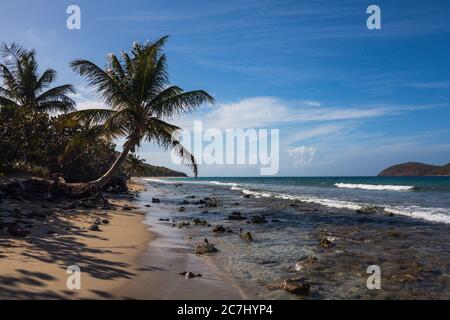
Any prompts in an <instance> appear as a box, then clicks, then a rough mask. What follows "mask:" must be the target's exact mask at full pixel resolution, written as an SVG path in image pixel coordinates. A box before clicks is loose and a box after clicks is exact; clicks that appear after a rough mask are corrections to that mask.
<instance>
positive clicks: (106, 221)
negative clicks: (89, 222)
mask: <svg viewBox="0 0 450 320" xmlns="http://www.w3.org/2000/svg"><path fill="white" fill-rule="evenodd" d="M102 223H103V224H109V223H110V221H109V220H108V219H103V220H102Z"/></svg>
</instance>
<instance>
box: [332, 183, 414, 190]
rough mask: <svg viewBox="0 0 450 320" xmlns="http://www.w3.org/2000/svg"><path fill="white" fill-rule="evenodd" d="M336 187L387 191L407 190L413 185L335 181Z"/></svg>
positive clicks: (412, 187)
mask: <svg viewBox="0 0 450 320" xmlns="http://www.w3.org/2000/svg"><path fill="white" fill-rule="evenodd" d="M335 186H336V187H338V188H347V189H364V190H389V191H409V190H412V189H414V186H394V185H384V184H379V185H374V184H352V183H336V184H335Z"/></svg>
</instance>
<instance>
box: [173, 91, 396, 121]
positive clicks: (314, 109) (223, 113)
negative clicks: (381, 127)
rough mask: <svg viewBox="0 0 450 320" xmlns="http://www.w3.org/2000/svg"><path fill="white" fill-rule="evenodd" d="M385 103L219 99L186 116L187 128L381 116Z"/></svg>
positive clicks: (274, 98) (386, 110)
mask: <svg viewBox="0 0 450 320" xmlns="http://www.w3.org/2000/svg"><path fill="white" fill-rule="evenodd" d="M391 111H392V110H391V109H389V108H386V107H380V108H377V107H367V108H331V107H323V106H322V104H321V103H320V102H317V101H297V102H292V101H284V100H281V99H279V98H276V97H253V98H248V99H243V100H241V101H238V102H235V103H219V104H218V105H217V106H215V107H212V108H211V109H209V110H207V111H206V112H203V113H202V114H201V115H200V114H193V115H192V116H190V117H187V118H185V120H184V121H182V123H181V125H182V127H184V128H190V127H191V126H192V124H193V121H194V120H196V119H198V120H200V119H201V120H202V121H203V123H204V126H205V127H208V128H217V129H233V128H243V129H245V128H267V127H271V128H276V127H277V126H280V125H286V124H289V123H296V122H325V121H341V120H352V119H363V118H373V117H380V116H383V115H386V114H389V113H391Z"/></svg>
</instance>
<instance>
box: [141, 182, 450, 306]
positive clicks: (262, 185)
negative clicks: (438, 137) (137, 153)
mask: <svg viewBox="0 0 450 320" xmlns="http://www.w3.org/2000/svg"><path fill="white" fill-rule="evenodd" d="M282 179H288V180H289V179H290V178H282ZM307 179H310V178H307ZM325 179H326V181H324V178H320V179H318V180H315V181H314V182H312V181H309V182H310V185H305V184H304V183H303V184H302V183H300V182H299V181H298V180H297V178H295V179H290V180H291V181H292V180H294V181H292V182H291V184H290V185H289V184H287V183H286V180H285V181H283V182H280V181H273V180H271V181H269V183H267V182H266V181H264V179H230V178H223V179H218V178H214V179H200V180H191V179H182V180H180V179H169V180H165V181H161V180H155V179H149V181H148V185H149V188H148V197H147V199H148V198H149V197H154V196H155V197H158V198H160V199H161V204H154V205H153V206H160V207H161V209H162V210H160V212H165V215H166V217H167V218H169V219H170V222H161V223H166V224H167V225H168V226H172V227H174V228H176V227H177V225H176V223H178V222H189V221H190V222H192V220H193V219H194V218H200V219H202V220H206V221H207V222H208V223H209V224H210V226H193V225H192V224H191V225H190V226H188V227H184V228H182V229H181V230H180V232H183V233H184V234H185V235H186V239H187V241H188V242H189V243H190V245H191V246H192V248H194V247H195V246H196V245H197V244H199V243H202V242H203V240H204V239H205V238H208V239H209V241H210V242H211V243H214V244H215V245H216V247H217V248H218V249H219V252H218V253H217V254H214V255H213V256H211V257H209V259H212V260H213V261H214V262H215V263H216V264H217V266H218V267H219V268H220V269H221V270H223V271H224V272H226V273H227V274H228V275H229V276H231V277H232V278H233V279H235V280H236V282H237V283H238V284H239V285H240V286H242V287H244V288H248V289H249V290H250V291H251V292H253V293H255V294H256V296H257V297H258V298H263V299H299V298H301V297H297V296H294V295H291V294H289V293H286V292H285V291H284V290H280V289H274V285H275V286H277V285H279V283H280V281H283V280H285V279H288V278H297V277H302V278H304V279H306V280H307V281H308V282H309V283H310V284H311V287H312V290H311V291H312V292H311V296H310V297H309V298H311V299H390V298H397V299H424V298H427V299H429V298H433V299H449V298H450V276H449V273H450V270H449V269H450V265H449V261H450V245H449V243H450V225H449V224H447V223H441V222H438V223H437V222H435V221H431V220H427V219H423V218H419V219H416V218H414V217H413V216H410V215H405V214H399V215H395V216H387V215H385V214H373V215H365V214H358V213H357V212H356V211H355V210H354V209H352V208H351V206H358V205H357V204H356V203H362V202H364V203H371V204H374V203H376V201H380V203H384V204H386V203H387V202H388V201H386V199H392V200H390V201H392V202H390V205H391V206H394V205H396V206H399V204H402V205H405V206H406V205H408V206H409V207H410V208H411V203H407V200H405V199H406V198H408V199H416V201H420V202H417V204H420V208H421V210H423V208H428V209H430V210H436V209H435V208H438V207H435V206H433V205H434V203H433V202H432V201H430V202H429V203H430V206H426V203H427V202H426V201H428V200H427V199H426V198H428V196H429V194H430V193H433V194H435V195H434V196H436V197H437V195H438V194H441V195H442V196H443V198H445V196H446V195H445V194H448V191H446V187H445V186H446V184H445V183H443V182H442V181H443V180H445V179H443V180H441V181H439V182H438V183H434V185H437V184H439V187H438V188H436V187H435V186H433V183H430V182H427V183H423V184H422V185H421V186H422V187H423V186H424V185H426V184H427V185H428V187H427V186H425V188H428V190H422V191H421V190H420V188H417V189H416V188H415V189H414V190H409V191H394V190H365V189H359V188H358V189H353V188H347V187H344V188H339V187H337V186H335V184H336V183H347V184H367V182H368V181H367V180H362V181H357V180H355V178H349V179H348V180H345V181H342V182H340V181H337V180H336V179H342V178H325ZM295 180H297V181H295ZM394 180H395V179H394ZM419 180H420V179H419ZM385 181H386V180H385ZM385 181H383V182H385ZM411 181H412V180H409V182H411ZM362 182H365V183H362ZM377 182H378V181H377ZM398 182H399V181H392V180H391V181H390V182H389V184H385V185H394V186H398V185H400V184H399V183H398ZM402 182H403V181H402ZM312 184H314V185H312ZM416 184H418V183H417V182H416ZM403 185H406V184H403ZM430 187H431V188H430ZM306 192H307V193H308V194H307V195H306V196H307V197H309V198H311V197H315V200H314V201H311V202H308V203H305V202H299V201H297V200H296V199H297V198H298V197H305V193H306ZM246 193H251V194H253V195H256V196H252V197H250V198H246V197H244V195H245V194H246ZM274 194H278V195H279V196H275V195H274ZM292 194H295V197H294V198H292V196H287V195H292ZM324 194H326V195H324ZM193 197H195V198H193ZM203 197H215V198H216V199H218V201H219V205H218V207H216V208H204V207H203V206H200V205H199V204H197V203H196V201H198V200H199V199H202V198H203ZM296 197H297V198H296ZM346 197H347V198H346ZM424 198H425V199H424ZM441 200H442V199H441ZM445 200H446V198H445V199H444V200H442V202H441V203H440V204H439V206H442V207H444V209H445V206H446V202H445ZM327 201H333V203H331V204H330V205H327V204H328V203H327ZM336 201H341V202H338V204H339V205H340V204H342V203H345V205H344V206H341V207H337V206H338V205H337V204H336ZM352 201H354V202H352ZM356 201H357V202H356ZM383 201H384V202H383ZM393 201H397V202H395V203H394V202H393ZM320 202H324V203H325V205H321V204H320ZM181 207H184V208H185V210H183V211H180V208H181ZM446 208H448V205H447V207H446ZM234 211H239V212H241V213H242V214H243V215H244V216H245V217H247V218H251V217H252V216H254V215H264V216H265V217H266V218H267V220H268V221H269V223H267V224H261V225H259V224H249V223H247V222H246V221H228V219H227V217H228V215H229V214H231V213H232V212H234ZM150 212H151V209H150ZM432 213H433V214H435V212H432ZM150 214H151V213H150ZM443 214H446V213H443ZM216 225H223V226H226V227H229V228H231V229H232V230H233V231H234V232H233V233H230V234H228V233H227V234H224V235H216V234H214V233H213V232H212V228H213V227H214V226H216ZM240 229H242V230H243V231H245V232H247V231H249V232H251V233H252V234H253V237H254V239H255V241H254V242H252V243H247V242H246V241H243V240H242V239H241V238H240V236H239V234H240ZM323 237H330V238H332V239H333V241H334V244H335V246H334V247H333V248H332V249H323V248H321V247H320V246H319V242H320V240H321V239H322V238H323ZM313 256H314V257H317V258H318V261H317V262H316V263H315V264H314V265H312V266H310V267H307V268H304V269H303V270H301V271H297V270H296V268H295V266H296V264H297V263H299V262H300V261H302V260H303V259H305V258H308V257H313ZM374 264H375V265H379V266H380V267H381V270H382V290H380V291H370V290H368V289H367V287H366V281H367V277H368V275H367V272H366V271H367V268H368V267H369V266H370V265H374ZM194 271H195V270H194Z"/></svg>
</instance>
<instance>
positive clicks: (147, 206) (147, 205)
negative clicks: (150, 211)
mask: <svg viewBox="0 0 450 320" xmlns="http://www.w3.org/2000/svg"><path fill="white" fill-rule="evenodd" d="M144 207H146V208H151V207H152V206H151V205H149V204H146V205H145V206H144Z"/></svg>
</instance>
